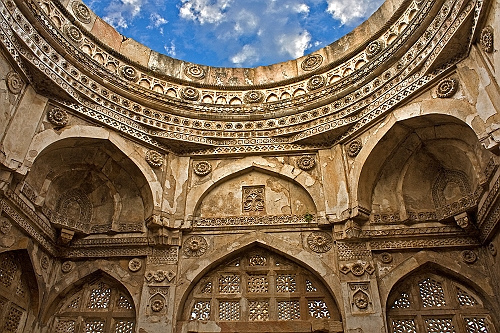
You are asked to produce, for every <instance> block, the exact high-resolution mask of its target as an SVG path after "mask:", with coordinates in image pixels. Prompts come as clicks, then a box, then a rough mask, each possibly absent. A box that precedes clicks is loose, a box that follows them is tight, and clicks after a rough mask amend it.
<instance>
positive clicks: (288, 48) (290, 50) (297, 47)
mask: <svg viewBox="0 0 500 333" xmlns="http://www.w3.org/2000/svg"><path fill="white" fill-rule="evenodd" d="M278 45H280V52H281V53H287V54H289V55H290V56H291V57H292V58H299V57H302V56H303V55H304V52H305V51H306V50H307V49H308V48H310V47H311V34H310V33H309V32H308V31H307V30H304V31H303V32H301V33H299V34H292V35H282V36H280V37H279V38H278Z"/></svg>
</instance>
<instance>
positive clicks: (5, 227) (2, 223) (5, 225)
mask: <svg viewBox="0 0 500 333" xmlns="http://www.w3.org/2000/svg"><path fill="white" fill-rule="evenodd" d="M11 229H12V223H10V221H9V220H8V219H7V218H5V217H2V218H1V219H0V232H1V233H2V234H4V235H7V234H8V233H9V232H10V230H11Z"/></svg>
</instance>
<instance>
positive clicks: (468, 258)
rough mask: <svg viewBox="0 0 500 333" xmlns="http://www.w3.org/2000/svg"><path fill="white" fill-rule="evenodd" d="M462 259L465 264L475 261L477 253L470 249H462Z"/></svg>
mask: <svg viewBox="0 0 500 333" xmlns="http://www.w3.org/2000/svg"><path fill="white" fill-rule="evenodd" d="M462 260H463V261H464V262H465V263H466V264H473V263H475V262H476V261H477V254H476V252H474V251H472V250H465V251H462Z"/></svg>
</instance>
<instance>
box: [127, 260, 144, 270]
mask: <svg viewBox="0 0 500 333" xmlns="http://www.w3.org/2000/svg"><path fill="white" fill-rule="evenodd" d="M141 267H142V261H141V260H140V259H138V258H134V259H131V260H130V261H129V262H128V269H129V270H130V271H131V272H138V271H139V270H140V269H141Z"/></svg>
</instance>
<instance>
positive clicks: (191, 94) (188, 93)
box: [181, 87, 200, 101]
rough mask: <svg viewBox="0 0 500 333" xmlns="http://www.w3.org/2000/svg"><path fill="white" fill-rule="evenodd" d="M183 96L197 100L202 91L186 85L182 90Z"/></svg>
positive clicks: (189, 99)
mask: <svg viewBox="0 0 500 333" xmlns="http://www.w3.org/2000/svg"><path fill="white" fill-rule="evenodd" d="M181 97H182V98H183V99H185V100H188V101H197V100H199V99H200V92H199V91H198V90H197V89H194V88H192V87H186V88H184V89H182V90H181Z"/></svg>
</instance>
